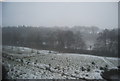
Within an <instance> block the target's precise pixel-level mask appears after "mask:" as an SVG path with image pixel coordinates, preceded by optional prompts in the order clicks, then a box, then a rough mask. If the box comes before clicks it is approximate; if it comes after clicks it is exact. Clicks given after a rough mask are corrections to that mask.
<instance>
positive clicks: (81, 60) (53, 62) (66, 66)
mask: <svg viewBox="0 0 120 81" xmlns="http://www.w3.org/2000/svg"><path fill="white" fill-rule="evenodd" d="M2 60H3V65H4V66H5V67H6V69H7V72H8V73H7V74H8V76H7V77H8V78H11V79H81V78H85V79H103V78H102V77H101V75H100V74H101V72H102V71H103V69H105V68H107V69H111V68H117V66H118V60H120V59H118V58H112V57H100V56H93V55H84V54H71V53H58V52H55V51H49V50H36V49H30V48H26V47H13V46H3V59H2Z"/></svg>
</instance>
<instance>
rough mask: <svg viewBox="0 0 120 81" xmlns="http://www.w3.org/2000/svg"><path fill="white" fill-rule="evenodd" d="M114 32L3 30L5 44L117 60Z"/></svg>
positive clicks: (92, 28)
mask: <svg viewBox="0 0 120 81" xmlns="http://www.w3.org/2000/svg"><path fill="white" fill-rule="evenodd" d="M118 30H119V29H117V28H115V29H100V28H98V27H95V26H92V27H85V26H74V27H72V28H70V27H32V26H24V25H23V26H18V27H15V26H13V27H2V44H3V45H11V46H24V47H30V48H36V49H43V50H55V51H59V52H69V53H80V54H81V53H82V54H83V53H84V54H93V55H100V56H110V57H118V42H119V41H118V38H119V37H120V34H119V33H118Z"/></svg>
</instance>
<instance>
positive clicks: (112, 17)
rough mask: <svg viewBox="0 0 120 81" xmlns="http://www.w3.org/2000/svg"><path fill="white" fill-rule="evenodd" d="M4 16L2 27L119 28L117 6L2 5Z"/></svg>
mask: <svg viewBox="0 0 120 81" xmlns="http://www.w3.org/2000/svg"><path fill="white" fill-rule="evenodd" d="M0 5H1V4H0ZM2 13H3V15H2V17H3V19H2V21H3V23H2V25H3V26H18V25H29V26H46V27H53V26H60V27H61V26H68V27H72V26H97V27H100V28H117V27H118V3H117V2H77V3H76V2H3V3H2Z"/></svg>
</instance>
